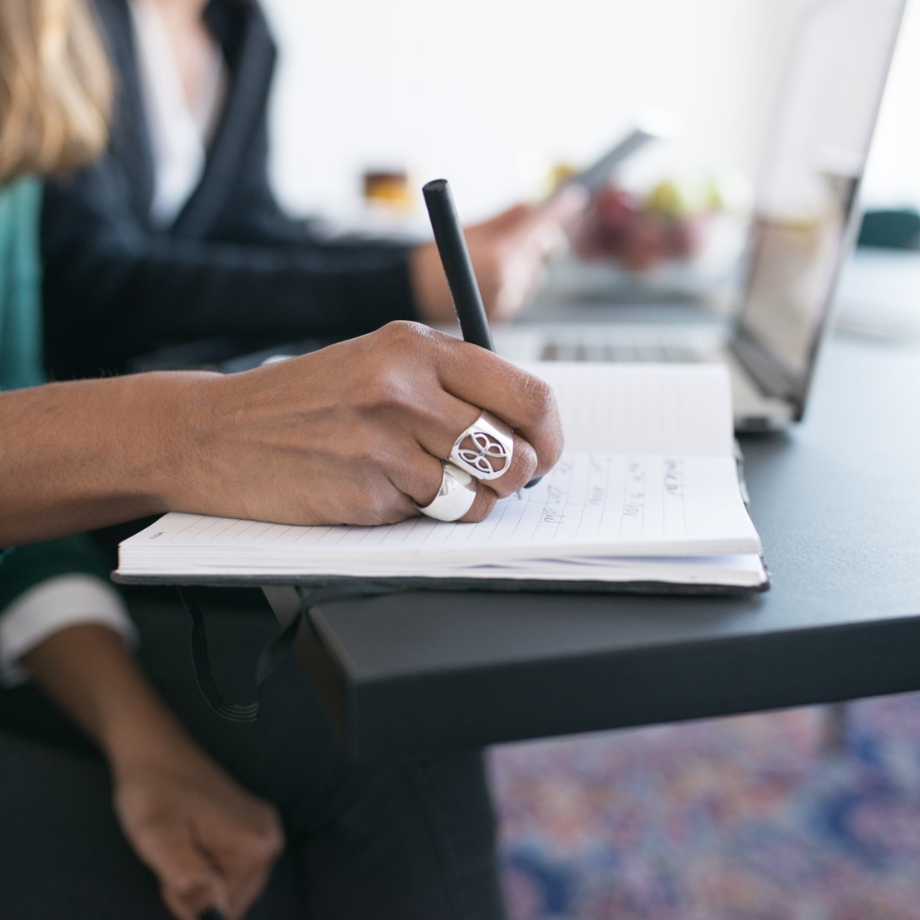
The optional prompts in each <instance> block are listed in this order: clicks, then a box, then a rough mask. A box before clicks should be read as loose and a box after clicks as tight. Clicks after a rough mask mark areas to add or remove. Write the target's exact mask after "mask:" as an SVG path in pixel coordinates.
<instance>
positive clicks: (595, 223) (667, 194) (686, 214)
mask: <svg viewBox="0 0 920 920" xmlns="http://www.w3.org/2000/svg"><path fill="white" fill-rule="evenodd" d="M751 201H752V193H751V188H750V183H749V182H748V181H747V179H745V178H744V177H743V176H740V175H738V174H737V173H730V172H726V173H720V174H713V175H705V176H693V177H668V178H664V179H662V180H661V181H659V182H657V183H656V184H655V185H654V186H652V187H651V188H650V189H649V190H647V191H646V192H636V191H632V190H629V189H626V188H622V187H620V186H617V185H610V186H608V187H607V188H605V189H603V190H602V191H601V192H599V193H598V194H597V195H596V196H595V197H594V200H593V201H592V203H591V205H590V206H589V208H588V210H587V212H586V213H585V217H584V219H583V221H582V222H581V224H580V226H579V227H578V228H577V230H576V231H575V233H574V235H573V240H572V243H573V250H574V252H575V254H576V255H577V256H578V258H579V259H581V260H583V261H585V262H608V263H613V264H614V265H615V266H616V267H617V268H619V269H625V270H627V271H629V272H634V273H637V274H647V273H652V274H658V273H659V272H660V271H662V270H666V269H668V268H670V267H673V266H674V265H675V264H677V265H694V266H696V267H698V268H704V267H705V270H706V272H707V273H711V272H712V270H713V269H715V268H716V267H717V266H719V265H721V266H722V267H724V268H726V269H728V268H729V267H730V263H732V262H734V261H735V260H736V259H737V257H738V256H739V255H740V253H741V250H742V249H743V246H744V238H745V233H746V226H747V221H748V218H749V213H750V207H751Z"/></svg>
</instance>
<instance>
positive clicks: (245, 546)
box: [115, 362, 769, 592]
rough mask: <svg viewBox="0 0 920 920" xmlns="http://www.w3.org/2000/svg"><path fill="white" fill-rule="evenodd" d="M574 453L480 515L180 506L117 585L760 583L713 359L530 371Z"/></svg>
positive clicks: (143, 540)
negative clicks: (459, 519) (262, 515)
mask: <svg viewBox="0 0 920 920" xmlns="http://www.w3.org/2000/svg"><path fill="white" fill-rule="evenodd" d="M529 369H530V370H531V371H533V372H534V373H536V374H538V375H539V376H541V377H543V378H544V379H545V380H546V381H547V382H548V383H550V385H551V386H553V388H554V390H555V392H556V395H557V398H558V401H559V406H560V412H561V414H562V420H563V425H564V430H565V434H566V449H565V452H564V453H563V456H562V458H561V459H560V461H559V462H558V463H557V465H556V466H555V468H554V469H553V470H552V471H551V472H549V473H548V474H547V475H546V476H544V477H543V479H542V481H541V482H540V483H539V484H538V485H536V486H535V487H533V488H531V489H523V490H521V491H520V492H519V493H517V494H516V495H513V496H511V497H509V498H507V499H504V500H503V501H500V502H499V503H498V505H497V507H496V508H495V510H494V511H493V512H492V514H491V515H490V516H489V517H488V518H487V519H486V520H485V521H482V522H480V523H475V524H467V523H444V522H439V521H434V520H432V519H430V518H426V517H422V516H419V517H415V518H412V519H409V520H406V521H403V522H401V523H398V524H393V525H383V526H378V527H363V526H362V527H358V526H312V527H298V526H290V525H284V524H272V523H267V522H258V521H244V520H234V519H229V518H216V517H208V516H204V515H196V514H180V513H171V514H167V515H165V516H164V517H162V518H160V519H159V520H158V521H156V522H155V523H154V524H153V525H151V526H150V527H148V528H146V529H145V530H143V531H141V532H140V533H138V534H136V535H135V536H133V537H131V538H130V539H128V540H126V541H124V542H122V544H121V545H120V547H119V566H118V570H117V572H116V573H115V578H116V580H117V581H121V582H147V583H149V582H157V581H168V582H173V583H177V584H195V583H207V584H230V585H232V584H238V585H243V584H248V585H269V584H278V583H286V584H291V583H299V584H311V583H313V584H328V583H334V582H337V581H351V580H355V579H368V580H373V581H374V582H377V583H382V584H387V585H394V584H397V585H404V586H406V587H413V588H414V587H432V588H438V589H443V588H463V587H466V588H477V589H478V588H481V589H495V588H509V589H515V590H522V589H532V590H551V589H561V590H636V591H643V590H645V591H647V590H662V591H668V590H685V591H703V592H708V591H720V590H764V589H766V588H767V586H768V583H769V578H768V574H767V571H766V569H765V567H764V562H763V559H762V556H761V544H760V539H759V537H758V534H757V531H756V530H755V528H754V525H753V523H752V521H751V518H750V516H749V514H748V511H747V507H746V504H745V499H744V492H743V488H742V484H741V483H740V481H739V476H738V458H737V455H736V446H735V442H734V437H733V431H732V410H731V396H730V386H729V380H728V375H727V373H726V371H725V369H724V368H723V367H720V366H718V365H652V364H644V365H594V364H579V363H566V362H554V363H546V364H538V365H533V366H531V367H530V368H529Z"/></svg>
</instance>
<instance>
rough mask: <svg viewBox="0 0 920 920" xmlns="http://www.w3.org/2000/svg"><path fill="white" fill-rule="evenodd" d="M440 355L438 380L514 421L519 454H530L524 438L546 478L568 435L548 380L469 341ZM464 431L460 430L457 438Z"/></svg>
mask: <svg viewBox="0 0 920 920" xmlns="http://www.w3.org/2000/svg"><path fill="white" fill-rule="evenodd" d="M438 359H439V360H438V374H439V378H440V380H441V384H442V386H443V387H444V389H445V390H446V391H447V392H449V393H450V394H452V395H453V396H455V397H457V398H458V399H460V400H462V401H463V402H465V403H468V404H469V405H471V406H474V407H478V408H479V409H480V410H483V409H485V410H486V411H488V412H491V413H492V414H493V415H496V416H498V418H500V419H502V421H504V422H506V423H507V424H508V425H510V426H511V427H512V428H513V429H514V432H515V438H516V440H515V453H516V454H517V453H522V454H526V453H527V448H526V447H525V446H524V445H523V444H521V442H522V441H523V442H526V444H527V445H529V446H530V448H531V449H532V451H533V453H534V455H535V456H534V460H535V463H534V469H533V470H530V474H531V475H538V476H542V475H543V474H544V473H546V472H547V471H548V470H550V469H551V468H552V467H553V466H554V465H555V463H556V461H557V460H558V459H559V456H560V454H561V453H562V447H563V441H564V439H563V431H562V420H561V419H560V417H559V410H558V407H557V406H556V399H555V396H554V395H553V391H552V389H551V388H550V387H549V385H548V384H546V383H545V382H544V381H542V380H540V378H539V377H536V376H534V375H533V374H530V373H528V372H527V371H525V370H523V369H522V368H519V367H517V366H516V365H513V364H511V363H510V362H508V361H504V360H503V359H501V358H499V357H498V356H497V355H494V354H492V353H490V352H487V351H484V350H483V349H481V348H478V347H477V346H475V345H470V344H468V343H466V342H458V341H450V342H446V343H444V347H443V348H442V349H441V350H440V352H439V355H438ZM477 414H478V413H477ZM462 430H463V428H459V429H458V430H457V433H456V434H455V435H454V437H457V435H458V434H459V433H460V431H462ZM519 445H520V451H519V450H518V446H519ZM448 449H449V448H448ZM523 459H524V458H523V457H522V460H523Z"/></svg>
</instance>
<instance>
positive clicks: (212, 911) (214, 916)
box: [198, 907, 225, 920]
mask: <svg viewBox="0 0 920 920" xmlns="http://www.w3.org/2000/svg"><path fill="white" fill-rule="evenodd" d="M198 920H225V918H224V912H223V911H222V910H221V909H220V908H219V907H209V908H208V909H207V910H206V911H205V912H204V913H203V914H200V915H199V917H198Z"/></svg>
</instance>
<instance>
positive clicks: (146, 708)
mask: <svg viewBox="0 0 920 920" xmlns="http://www.w3.org/2000/svg"><path fill="white" fill-rule="evenodd" d="M23 663H24V664H25V665H26V667H27V668H28V669H29V673H30V674H31V675H32V679H33V681H34V682H35V683H36V684H37V685H38V686H39V687H40V688H41V689H42V690H43V691H44V692H45V693H46V694H47V695H48V696H49V697H50V698H51V699H52V701H53V702H55V703H56V704H57V705H58V706H59V707H60V708H61V709H62V710H63V711H64V712H66V713H67V715H68V716H70V718H71V719H73V721H74V722H75V723H76V724H77V725H78V726H79V727H80V728H81V729H82V730H83V731H84V732H85V733H86V734H87V735H88V736H89V738H90V739H91V740H92V741H93V742H94V743H95V744H96V745H97V746H98V747H99V749H100V750H101V751H102V752H103V753H104V754H105V756H106V759H107V760H108V762H109V764H110V765H111V767H112V769H113V771H114V772H116V773H117V772H118V771H119V769H122V768H125V767H126V766H127V765H128V764H129V763H130V762H132V761H137V760H142V759H145V758H146V757H148V756H150V757H152V756H157V757H160V756H162V755H163V751H164V749H166V748H169V749H174V748H177V747H178V748H180V749H182V750H183V751H185V750H186V749H188V750H191V749H192V747H193V746H192V742H191V741H190V740H189V739H188V737H187V735H186V734H185V731H184V730H183V729H182V728H181V726H180V725H179V723H178V722H177V720H176V719H175V717H174V716H173V715H172V713H171V712H169V710H168V709H167V708H166V707H165V706H164V705H163V704H162V703H161V702H160V700H159V698H158V697H157V696H156V695H155V693H154V692H153V690H152V688H151V687H150V685H149V683H148V682H147V679H146V677H145V676H144V674H143V673H142V671H141V670H140V668H139V667H138V665H137V663H136V662H135V659H134V657H133V655H132V654H131V653H130V651H129V650H128V649H127V647H126V646H125V642H124V639H123V638H122V636H121V635H119V634H118V633H117V632H115V631H114V630H112V629H109V628H107V627H105V626H101V625H98V624H93V623H86V624H79V625H75V626H70V627H68V628H66V629H62V630H60V631H59V632H56V633H54V634H53V635H51V636H49V637H48V638H47V639H46V640H45V641H44V642H42V643H40V644H39V645H37V646H36V647H35V648H34V649H32V650H31V651H29V652H28V653H27V654H26V655H24V656H23Z"/></svg>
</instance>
